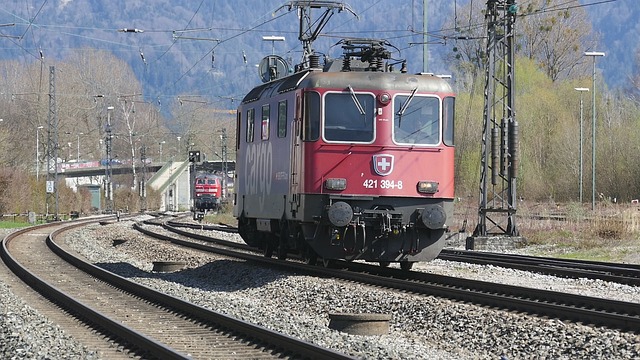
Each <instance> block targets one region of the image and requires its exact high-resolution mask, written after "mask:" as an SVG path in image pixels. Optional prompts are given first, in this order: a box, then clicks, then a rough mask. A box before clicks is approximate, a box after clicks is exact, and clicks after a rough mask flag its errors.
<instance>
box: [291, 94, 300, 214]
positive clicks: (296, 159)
mask: <svg viewBox="0 0 640 360" xmlns="http://www.w3.org/2000/svg"><path fill="white" fill-rule="evenodd" d="M293 114H294V116H293V122H292V125H291V126H292V129H291V130H292V131H291V158H290V160H291V164H290V165H291V166H290V167H289V168H290V169H291V174H289V175H290V176H289V195H290V197H289V203H290V205H291V208H290V212H291V216H292V217H295V214H296V212H297V211H298V208H299V207H300V181H301V179H300V176H301V175H302V174H301V169H302V164H301V159H302V154H301V152H302V141H301V129H302V114H303V112H302V100H301V97H300V94H299V93H298V94H296V102H295V106H294V109H293Z"/></svg>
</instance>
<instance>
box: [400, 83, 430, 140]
mask: <svg viewBox="0 0 640 360" xmlns="http://www.w3.org/2000/svg"><path fill="white" fill-rule="evenodd" d="M393 113H394V116H393V140H394V141H395V142H396V143H399V144H419V145H436V144H438V141H439V139H440V101H439V99H438V98H437V97H427V96H419V95H416V96H414V94H411V95H398V96H396V97H395V98H394V105H393Z"/></svg>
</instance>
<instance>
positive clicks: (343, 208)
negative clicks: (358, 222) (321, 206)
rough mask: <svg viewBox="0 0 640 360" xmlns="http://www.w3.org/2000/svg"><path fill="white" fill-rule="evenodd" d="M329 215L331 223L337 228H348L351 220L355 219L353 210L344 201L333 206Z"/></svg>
mask: <svg viewBox="0 0 640 360" xmlns="http://www.w3.org/2000/svg"><path fill="white" fill-rule="evenodd" d="M327 213H328V215H329V222H330V223H331V224H332V225H333V226H337V227H343V226H347V225H349V223H350V222H351V219H353V209H352V208H351V205H349V204H347V203H346V202H344V201H337V202H335V203H333V204H331V207H329V211H328V212H327Z"/></svg>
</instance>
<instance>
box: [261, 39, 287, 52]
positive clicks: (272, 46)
mask: <svg viewBox="0 0 640 360" xmlns="http://www.w3.org/2000/svg"><path fill="white" fill-rule="evenodd" d="M262 41H271V55H273V54H274V51H275V49H274V47H275V43H276V41H284V36H263V37H262Z"/></svg>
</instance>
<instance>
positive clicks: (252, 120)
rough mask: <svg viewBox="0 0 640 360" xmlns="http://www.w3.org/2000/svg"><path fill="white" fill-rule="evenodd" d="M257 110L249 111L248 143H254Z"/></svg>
mask: <svg viewBox="0 0 640 360" xmlns="http://www.w3.org/2000/svg"><path fill="white" fill-rule="evenodd" d="M255 114H256V112H255V109H249V110H247V134H246V135H247V136H246V139H247V142H248V143H250V142H253V131H254V126H255Z"/></svg>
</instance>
